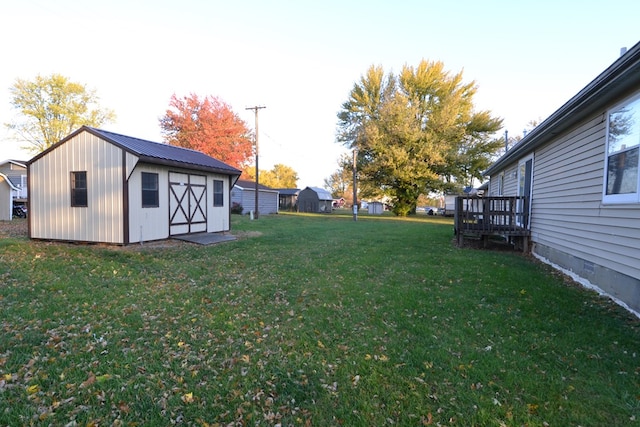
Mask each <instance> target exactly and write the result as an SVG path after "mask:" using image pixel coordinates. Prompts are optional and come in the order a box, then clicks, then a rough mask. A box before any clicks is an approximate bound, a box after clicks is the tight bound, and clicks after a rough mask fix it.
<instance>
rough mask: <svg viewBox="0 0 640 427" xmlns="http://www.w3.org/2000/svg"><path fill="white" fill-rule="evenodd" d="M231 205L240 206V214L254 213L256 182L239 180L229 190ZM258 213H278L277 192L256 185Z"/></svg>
mask: <svg viewBox="0 0 640 427" xmlns="http://www.w3.org/2000/svg"><path fill="white" fill-rule="evenodd" d="M231 203H238V204H240V205H241V206H242V213H243V214H248V213H249V212H250V211H253V212H255V206H256V182H255V181H247V180H242V179H239V180H238V181H237V182H236V184H235V185H234V186H233V189H232V190H231ZM258 213H259V214H260V215H268V214H277V213H278V190H274V189H272V188H269V187H267V186H264V185H262V184H258Z"/></svg>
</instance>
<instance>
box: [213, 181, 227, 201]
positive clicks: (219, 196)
mask: <svg viewBox="0 0 640 427" xmlns="http://www.w3.org/2000/svg"><path fill="white" fill-rule="evenodd" d="M213 206H224V181H222V180H219V179H214V180H213Z"/></svg>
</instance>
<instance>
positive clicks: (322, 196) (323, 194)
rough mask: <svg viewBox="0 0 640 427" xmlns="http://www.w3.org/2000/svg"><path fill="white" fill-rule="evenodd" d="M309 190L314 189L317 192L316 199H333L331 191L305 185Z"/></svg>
mask: <svg viewBox="0 0 640 427" xmlns="http://www.w3.org/2000/svg"><path fill="white" fill-rule="evenodd" d="M307 188H308V189H310V190H313V191H315V192H316V193H317V194H318V199H320V200H333V197H332V196H331V193H330V192H329V191H327V190H325V189H324V188H320V187H307Z"/></svg>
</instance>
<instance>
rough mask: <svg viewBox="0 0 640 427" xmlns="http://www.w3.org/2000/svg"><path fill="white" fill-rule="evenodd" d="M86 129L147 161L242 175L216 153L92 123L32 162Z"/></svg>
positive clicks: (32, 160) (38, 156)
mask: <svg viewBox="0 0 640 427" xmlns="http://www.w3.org/2000/svg"><path fill="white" fill-rule="evenodd" d="M83 131H86V132H89V133H91V134H93V135H95V136H97V137H99V138H101V139H104V140H105V141H108V142H110V143H112V144H114V145H117V146H118V147H120V148H122V149H123V150H125V151H127V152H129V153H131V154H134V155H136V156H138V157H139V158H140V161H142V162H145V163H152V164H159V165H167V166H175V167H182V168H188V169H196V170H202V171H207V172H214V173H224V174H228V175H238V176H239V175H240V173H241V171H240V170H238V169H236V168H234V167H233V166H230V165H228V164H226V163H224V162H222V161H220V160H218V159H214V158H213V157H211V156H208V155H206V154H204V153H201V152H200V151H195V150H190V149H188V148H182V147H176V146H173V145H168V144H161V143H158V142H152V141H147V140H144V139H140V138H134V137H130V136H126V135H120V134H117V133H113V132H108V131H105V130H102V129H96V128H92V127H89V126H83V127H81V128H80V129H78V130H77V131H75V132H73V133H72V134H71V135H69V136H67V137H66V138H65V139H63V140H62V141H60V142H58V143H56V144H55V145H53V146H51V147H49V148H48V149H47V150H45V151H43V152H42V153H40V154H38V155H37V156H36V157H34V158H33V159H31V160H29V163H32V162H34V161H35V160H36V159H38V158H40V157H42V156H43V155H44V154H46V153H47V152H49V151H51V150H53V149H54V148H55V147H57V146H58V145H60V144H63V143H65V142H66V141H68V140H69V139H71V138H73V137H75V136H76V135H78V134H79V133H80V132H83Z"/></svg>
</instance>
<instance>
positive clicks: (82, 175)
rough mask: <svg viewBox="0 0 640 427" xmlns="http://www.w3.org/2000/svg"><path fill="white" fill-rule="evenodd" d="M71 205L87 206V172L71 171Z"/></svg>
mask: <svg viewBox="0 0 640 427" xmlns="http://www.w3.org/2000/svg"><path fill="white" fill-rule="evenodd" d="M71 206H74V207H86V206H87V172H86V171H83V172H71Z"/></svg>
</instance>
